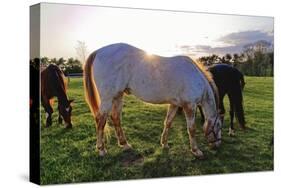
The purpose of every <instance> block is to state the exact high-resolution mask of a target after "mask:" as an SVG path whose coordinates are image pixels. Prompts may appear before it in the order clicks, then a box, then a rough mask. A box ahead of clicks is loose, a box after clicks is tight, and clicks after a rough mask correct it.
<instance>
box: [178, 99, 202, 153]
mask: <svg viewBox="0 0 281 188" xmlns="http://www.w3.org/2000/svg"><path fill="white" fill-rule="evenodd" d="M183 110H184V113H185V118H186V123H187V130H188V135H189V141H190V147H191V152H192V154H193V155H194V156H195V157H197V158H203V157H204V155H203V152H202V151H201V150H200V149H199V148H198V146H197V142H196V138H195V134H196V125H195V111H196V106H195V105H191V104H185V105H184V106H183Z"/></svg>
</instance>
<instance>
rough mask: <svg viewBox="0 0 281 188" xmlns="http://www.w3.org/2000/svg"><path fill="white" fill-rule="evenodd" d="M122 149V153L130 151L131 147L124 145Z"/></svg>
mask: <svg viewBox="0 0 281 188" xmlns="http://www.w3.org/2000/svg"><path fill="white" fill-rule="evenodd" d="M122 147H123V150H124V151H126V150H130V149H132V146H131V145H130V144H125V145H123V146H122Z"/></svg>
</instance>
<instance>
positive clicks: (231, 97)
mask: <svg viewBox="0 0 281 188" xmlns="http://www.w3.org/2000/svg"><path fill="white" fill-rule="evenodd" d="M228 99H229V108H230V109H229V115H230V127H229V133H228V134H229V136H234V124H233V119H234V110H235V109H234V98H233V96H232V95H231V94H228Z"/></svg>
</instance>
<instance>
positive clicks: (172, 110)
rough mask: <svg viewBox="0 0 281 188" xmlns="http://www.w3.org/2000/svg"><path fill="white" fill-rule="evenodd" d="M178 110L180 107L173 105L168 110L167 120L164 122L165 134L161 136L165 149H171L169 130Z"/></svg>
mask: <svg viewBox="0 0 281 188" xmlns="http://www.w3.org/2000/svg"><path fill="white" fill-rule="evenodd" d="M177 110H178V107H177V106H175V105H172V104H171V105H170V106H169V108H168V111H167V115H166V119H165V121H164V129H163V133H162V136H161V145H162V147H163V148H169V145H168V133H169V129H170V128H171V126H172V121H173V119H174V118H175V116H176V114H177Z"/></svg>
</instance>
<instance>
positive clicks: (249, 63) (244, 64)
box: [31, 41, 274, 76]
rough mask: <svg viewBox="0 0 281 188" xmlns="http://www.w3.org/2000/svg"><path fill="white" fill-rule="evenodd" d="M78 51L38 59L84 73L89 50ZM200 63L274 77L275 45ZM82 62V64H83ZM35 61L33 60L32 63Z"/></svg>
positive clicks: (261, 44) (259, 44)
mask: <svg viewBox="0 0 281 188" xmlns="http://www.w3.org/2000/svg"><path fill="white" fill-rule="evenodd" d="M76 51H77V54H78V57H79V59H81V60H79V59H77V58H68V59H64V58H62V57H61V58H48V57H42V58H40V59H38V58H37V61H38V63H39V62H40V63H39V64H40V67H47V66H48V65H49V64H56V65H57V66H59V67H60V69H61V70H62V71H63V72H64V73H65V74H66V75H68V74H71V73H82V72H83V65H82V62H85V60H86V54H87V53H88V52H87V48H86V45H85V43H84V42H81V41H78V44H77V47H76ZM197 60H198V62H200V63H202V64H203V65H205V66H207V67H208V66H211V65H214V64H228V65H231V66H233V67H235V68H237V69H238V70H240V71H241V72H242V73H243V74H244V75H247V76H273V72H274V52H273V45H272V44H271V43H269V42H267V41H258V42H255V43H252V44H248V45H246V46H244V48H243V51H242V52H241V53H239V54H238V53H234V54H229V53H227V54H225V55H223V56H219V55H216V54H212V55H209V56H202V57H200V58H198V59H197ZM81 61H82V62H81ZM32 62H35V60H31V63H32Z"/></svg>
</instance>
